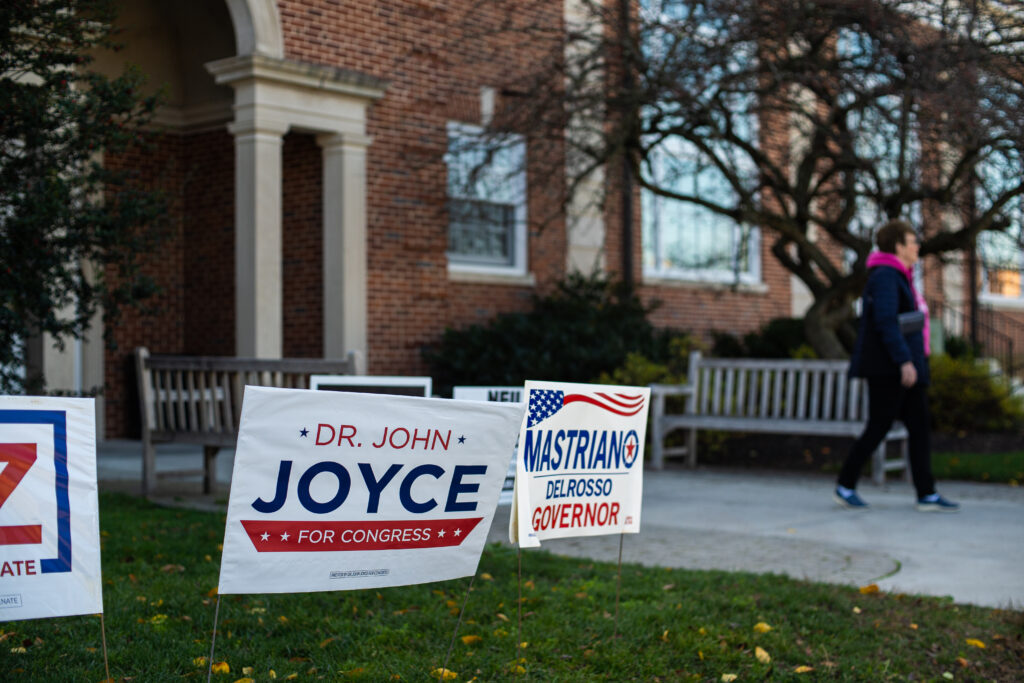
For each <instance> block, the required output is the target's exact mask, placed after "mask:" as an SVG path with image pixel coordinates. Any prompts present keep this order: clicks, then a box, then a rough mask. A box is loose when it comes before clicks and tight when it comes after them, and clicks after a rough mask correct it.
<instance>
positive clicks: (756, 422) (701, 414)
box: [651, 352, 909, 484]
mask: <svg viewBox="0 0 1024 683" xmlns="http://www.w3.org/2000/svg"><path fill="white" fill-rule="evenodd" d="M848 368H849V363H848V362H847V361H844V360H768V359H748V358H703V357H701V354H700V353H699V352H694V353H692V354H690V365H689V371H688V373H687V374H688V377H689V383H688V384H685V385H672V384H652V385H651V404H652V415H651V422H652V424H651V441H652V447H651V455H652V457H651V464H652V467H654V468H656V469H661V468H663V467H664V464H665V456H668V455H685V456H686V462H687V465H688V466H689V467H696V466H697V431H698V430H700V429H712V430H721V431H732V432H762V433H775V434H806V435H821V436H850V437H856V436H859V435H860V433H861V431H863V429H864V423H865V422H866V420H867V415H868V412H867V385H866V384H865V383H864V381H863V380H861V379H856V378H850V377H848V376H847V370H848ZM671 397H681V398H680V399H679V400H678V401H677V404H678V403H681V404H683V407H682V412H678V411H679V408H680V407H679V406H678V405H677V406H676V410H674V411H673V410H670V409H669V402H668V401H667V400H666V399H669V398H671ZM677 429H687V430H689V432H688V434H687V436H686V445H685V446H677V447H672V448H666V447H665V437H667V436H668V435H669V433H670V432H673V431H675V430H677ZM906 438H907V430H906V428H905V427H904V426H903V425H902V424H901V423H899V422H897V423H896V424H894V425H893V428H892V429H891V430H890V431H889V433H888V434H887V435H886V437H885V439H884V440H883V441H882V443H881V445H879V447H878V449H877V450H876V451H875V452H874V454H873V455H872V479H873V480H874V482H875V483H876V484H881V483H883V482H884V481H885V473H886V472H889V471H892V470H903V472H904V476H909V468H908V467H907V444H906ZM895 440H901V441H902V442H903V443H902V444H901V455H900V457H899V458H898V459H887V458H886V454H885V453H886V445H887V444H888V442H889V441H895Z"/></svg>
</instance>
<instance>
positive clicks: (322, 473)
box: [219, 386, 523, 593]
mask: <svg viewBox="0 0 1024 683" xmlns="http://www.w3.org/2000/svg"><path fill="white" fill-rule="evenodd" d="M522 416H523V407H522V406H517V405H508V404H498V403H480V402H470V401H454V400H449V399H431V398H409V397H404V396H387V395H373V394H355V393H347V392H328V391H304V390H299V389H269V388H261V387H251V386H249V387H246V388H245V401H244V404H243V406H242V420H241V426H240V431H239V435H238V446H237V448H236V450H235V462H234V473H233V475H232V479H231V496H230V500H229V502H228V518H227V526H226V528H225V533H224V551H223V556H222V560H221V570H220V585H219V590H220V592H221V593H292V592H305V591H331V590H352V589H363V588H377V587H383V586H400V585H406V584H413V583H425V582H428V581H442V580H446V579H453V578H458V577H460V576H469V575H472V574H473V573H474V572H475V571H476V567H477V564H478V562H479V559H480V553H481V552H482V550H483V546H484V542H485V541H486V538H487V532H488V530H489V528H490V526H491V521H492V519H493V516H494V509H495V507H496V505H497V501H498V493H499V491H500V490H501V484H502V480H503V478H504V476H505V469H506V464H507V462H508V453H509V452H510V451H511V450H512V449H513V447H514V445H515V440H516V435H517V433H518V429H519V425H520V423H521V422H522Z"/></svg>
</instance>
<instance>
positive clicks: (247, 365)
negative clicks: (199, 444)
mask: <svg viewBox="0 0 1024 683" xmlns="http://www.w3.org/2000/svg"><path fill="white" fill-rule="evenodd" d="M135 364H136V373H137V376H138V384H139V405H140V409H141V413H142V431H143V438H144V439H147V440H148V439H149V437H150V435H151V434H153V435H158V436H159V435H162V436H164V437H171V436H172V435H182V434H189V435H195V436H206V437H214V439H211V440H215V438H216V437H218V436H219V437H223V439H224V440H225V441H226V442H227V441H229V440H230V439H232V438H233V437H234V435H235V434H236V433H237V431H238V421H239V417H240V416H241V412H242V393H243V391H244V389H245V385H247V384H250V385H253V386H264V387H282V388H292V389H308V388H309V377H310V376H311V375H316V374H336V375H342V374H353V372H354V370H355V365H356V359H355V357H354V356H353V355H351V354H350V356H349V357H348V358H346V359H343V360H342V359H338V360H334V359H317V358H274V359H267V358H233V357H227V356H163V355H157V356H154V355H150V353H149V350H148V349H146V348H145V347H141V346H140V347H138V348H136V349H135Z"/></svg>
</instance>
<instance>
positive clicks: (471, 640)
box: [462, 636, 483, 645]
mask: <svg viewBox="0 0 1024 683" xmlns="http://www.w3.org/2000/svg"><path fill="white" fill-rule="evenodd" d="M481 640H483V638H481V637H480V636H462V644H463V645H474V644H476V643H479V642H480V641H481Z"/></svg>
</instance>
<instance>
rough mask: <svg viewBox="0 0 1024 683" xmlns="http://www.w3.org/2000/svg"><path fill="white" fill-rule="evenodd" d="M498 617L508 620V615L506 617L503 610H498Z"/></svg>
mask: <svg viewBox="0 0 1024 683" xmlns="http://www.w3.org/2000/svg"><path fill="white" fill-rule="evenodd" d="M497 617H498V618H499V619H501V620H502V621H508V617H506V616H505V615H504V614H502V613H501V612H498V614H497Z"/></svg>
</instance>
